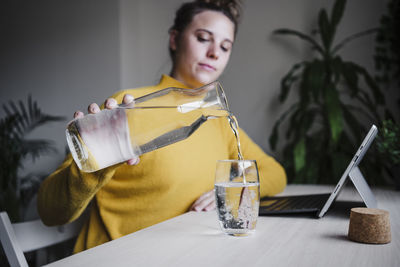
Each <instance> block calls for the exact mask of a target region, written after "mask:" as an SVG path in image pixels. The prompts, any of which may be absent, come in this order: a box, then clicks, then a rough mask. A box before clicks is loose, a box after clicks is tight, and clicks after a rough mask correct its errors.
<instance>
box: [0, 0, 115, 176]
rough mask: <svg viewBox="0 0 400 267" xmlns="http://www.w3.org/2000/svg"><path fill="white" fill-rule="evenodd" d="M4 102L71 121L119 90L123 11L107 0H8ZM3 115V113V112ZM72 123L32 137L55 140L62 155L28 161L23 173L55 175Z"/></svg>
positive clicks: (1, 60)
mask: <svg viewBox="0 0 400 267" xmlns="http://www.w3.org/2000/svg"><path fill="white" fill-rule="evenodd" d="M0 10H1V11H0V14H1V15H0V17H1V26H0V36H1V37H0V38H1V42H0V89H1V90H0V104H1V105H2V104H4V103H5V102H8V101H9V100H14V101H17V100H23V101H26V99H27V96H28V94H31V95H32V97H33V99H35V100H37V102H38V103H39V105H40V106H41V108H42V111H44V112H46V113H50V114H55V115H63V116H66V117H67V118H68V120H69V119H70V118H72V114H73V112H74V111H75V110H77V109H82V110H84V109H86V107H87V105H88V103H90V102H100V101H103V99H105V98H106V97H107V96H109V95H110V93H111V92H113V91H114V90H115V89H118V88H120V77H119V75H120V69H119V68H120V65H119V62H120V59H119V57H120V55H119V44H120V40H119V30H118V29H119V22H118V19H119V8H118V3H117V2H114V1H107V0H102V1H99V0H84V1H60V0H48V1H44V0H41V1H12V0H10V1H6V2H4V4H3V2H2V6H1V9H0ZM0 114H1V116H3V114H4V113H3V110H1V113H0ZM66 123H67V121H64V122H59V123H53V124H48V125H46V126H44V127H41V128H38V129H37V131H35V132H33V133H32V135H31V136H32V137H33V138H46V139H52V140H54V141H55V142H56V146H57V149H58V151H59V153H58V154H55V155H51V156H48V157H47V156H46V157H42V158H40V160H39V161H37V162H35V164H31V162H30V160H27V161H26V165H27V166H26V168H25V170H24V172H26V173H28V172H31V171H37V170H38V171H39V170H40V171H43V172H47V173H49V172H52V171H53V170H54V169H55V168H56V167H57V165H58V164H60V162H61V161H62V159H63V157H64V155H65V152H64V151H65V146H66V142H65V134H64V130H65V125H66Z"/></svg>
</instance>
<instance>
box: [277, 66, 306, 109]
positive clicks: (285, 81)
mask: <svg viewBox="0 0 400 267" xmlns="http://www.w3.org/2000/svg"><path fill="white" fill-rule="evenodd" d="M304 64H305V63H304V62H301V63H298V64H295V65H294V66H293V67H292V68H291V69H290V70H289V72H288V73H287V74H286V75H285V76H284V77H283V78H282V80H281V93H280V95H279V101H280V102H284V101H285V100H286V98H287V96H288V94H289V90H290V88H291V87H292V85H293V83H294V82H295V81H296V80H297V76H295V75H294V74H295V72H296V71H297V70H298V69H299V68H300V67H302V66H303V65H304Z"/></svg>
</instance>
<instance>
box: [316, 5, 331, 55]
mask: <svg viewBox="0 0 400 267" xmlns="http://www.w3.org/2000/svg"><path fill="white" fill-rule="evenodd" d="M318 26H319V31H320V33H321V39H322V43H323V44H324V49H325V51H326V52H329V50H330V48H331V43H332V37H333V32H332V30H331V26H330V24H329V20H328V14H327V13H326V10H325V9H322V10H321V11H320V12H319V16H318Z"/></svg>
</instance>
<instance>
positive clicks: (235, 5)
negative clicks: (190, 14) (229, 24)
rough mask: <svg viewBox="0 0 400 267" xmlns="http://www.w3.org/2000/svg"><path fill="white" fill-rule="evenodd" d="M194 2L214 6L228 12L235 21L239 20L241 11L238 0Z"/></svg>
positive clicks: (202, 0)
mask: <svg viewBox="0 0 400 267" xmlns="http://www.w3.org/2000/svg"><path fill="white" fill-rule="evenodd" d="M196 2H200V3H206V4H211V5H215V6H217V7H219V8H222V9H225V10H226V11H228V12H229V13H230V14H231V15H232V17H234V18H235V20H239V18H240V13H241V9H242V3H241V1H240V0H197V1H196Z"/></svg>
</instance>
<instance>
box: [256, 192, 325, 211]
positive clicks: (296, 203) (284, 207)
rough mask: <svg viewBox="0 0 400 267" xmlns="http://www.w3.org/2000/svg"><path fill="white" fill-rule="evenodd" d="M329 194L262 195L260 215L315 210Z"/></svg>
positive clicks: (318, 208)
mask: <svg viewBox="0 0 400 267" xmlns="http://www.w3.org/2000/svg"><path fill="white" fill-rule="evenodd" d="M329 196H330V194H315V195H302V196H301V195H300V196H280V197H264V198H262V199H261V200H260V215H268V214H284V213H306V212H317V211H319V210H320V209H322V207H323V206H324V204H325V203H326V201H327V200H328V198H329Z"/></svg>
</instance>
